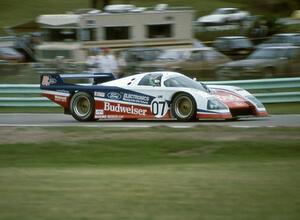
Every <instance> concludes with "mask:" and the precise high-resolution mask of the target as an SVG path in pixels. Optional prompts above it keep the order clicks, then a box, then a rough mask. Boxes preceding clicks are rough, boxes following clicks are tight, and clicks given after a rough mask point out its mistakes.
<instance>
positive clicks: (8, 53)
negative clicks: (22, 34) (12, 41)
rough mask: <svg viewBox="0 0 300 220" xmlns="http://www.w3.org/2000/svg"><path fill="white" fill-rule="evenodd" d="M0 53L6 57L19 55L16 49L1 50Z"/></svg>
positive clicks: (3, 48) (4, 48) (5, 48)
mask: <svg viewBox="0 0 300 220" xmlns="http://www.w3.org/2000/svg"><path fill="white" fill-rule="evenodd" d="M0 53H1V54H5V55H18V52H16V51H15V50H14V49H11V48H8V47H2V48H0Z"/></svg>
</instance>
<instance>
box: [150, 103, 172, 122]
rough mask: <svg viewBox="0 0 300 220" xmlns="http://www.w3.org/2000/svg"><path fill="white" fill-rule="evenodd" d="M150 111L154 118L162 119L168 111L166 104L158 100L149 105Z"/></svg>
mask: <svg viewBox="0 0 300 220" xmlns="http://www.w3.org/2000/svg"><path fill="white" fill-rule="evenodd" d="M151 111H152V113H153V114H154V116H155V117H157V118H160V117H163V116H164V115H165V114H166V113H167V111H168V108H167V102H166V101H165V100H159V99H155V100H153V101H152V103H151Z"/></svg>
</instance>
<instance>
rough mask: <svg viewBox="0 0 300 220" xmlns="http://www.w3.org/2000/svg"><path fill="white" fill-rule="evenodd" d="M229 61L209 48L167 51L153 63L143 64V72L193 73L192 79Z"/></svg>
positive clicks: (209, 72) (208, 72)
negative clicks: (169, 71)
mask: <svg viewBox="0 0 300 220" xmlns="http://www.w3.org/2000/svg"><path fill="white" fill-rule="evenodd" d="M228 61H230V59H229V58H228V57H227V56H225V55H224V54H222V53H220V52H218V51H216V50H214V49H213V48H211V47H202V48H186V49H169V50H165V51H164V52H163V53H162V54H161V55H160V56H158V57H157V59H155V60H154V61H151V62H144V63H143V64H142V65H141V67H142V68H143V70H144V71H145V70H166V69H167V70H171V71H185V72H186V71H194V72H193V74H194V75H190V76H193V77H196V76H199V75H198V74H199V73H201V74H202V75H203V76H205V74H211V72H214V71H215V68H216V67H218V66H219V65H221V64H224V63H226V62H228Z"/></svg>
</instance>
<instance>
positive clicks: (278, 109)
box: [265, 103, 300, 114]
mask: <svg viewBox="0 0 300 220" xmlns="http://www.w3.org/2000/svg"><path fill="white" fill-rule="evenodd" d="M265 107H266V108H267V110H268V112H269V113H270V114H300V103H279V104H275V103H274V104H265Z"/></svg>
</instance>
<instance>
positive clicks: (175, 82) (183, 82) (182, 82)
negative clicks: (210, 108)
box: [164, 76, 209, 92]
mask: <svg viewBox="0 0 300 220" xmlns="http://www.w3.org/2000/svg"><path fill="white" fill-rule="evenodd" d="M164 85H165V86H166V87H184V88H192V89H198V90H201V91H205V92H209V89H208V88H207V87H206V85H204V84H202V83H200V82H197V81H194V80H192V79H191V78H189V77H186V76H175V77H172V78H169V79H167V80H166V81H165V82H164Z"/></svg>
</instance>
